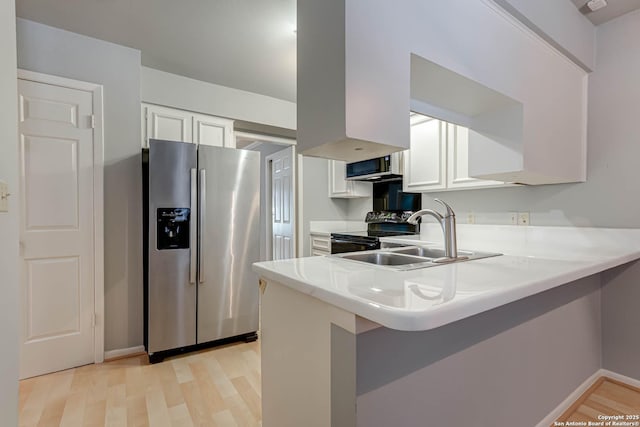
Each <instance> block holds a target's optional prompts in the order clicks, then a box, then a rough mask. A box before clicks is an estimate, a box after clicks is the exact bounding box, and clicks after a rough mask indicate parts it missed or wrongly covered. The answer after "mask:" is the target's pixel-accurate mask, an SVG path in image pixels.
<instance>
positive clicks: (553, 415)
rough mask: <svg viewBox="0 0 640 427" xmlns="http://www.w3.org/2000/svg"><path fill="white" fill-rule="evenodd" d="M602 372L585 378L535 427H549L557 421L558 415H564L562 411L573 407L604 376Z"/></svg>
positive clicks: (599, 370)
mask: <svg viewBox="0 0 640 427" xmlns="http://www.w3.org/2000/svg"><path fill="white" fill-rule="evenodd" d="M603 371H604V370H603V369H598V370H597V371H596V372H595V373H594V374H593V375H591V376H590V377H589V378H587V379H586V380H585V381H584V382H583V383H582V384H580V385H579V386H578V388H577V389H575V390H574V391H573V392H571V394H570V395H569V396H567V398H566V399H564V400H563V401H562V403H560V404H559V405H558V406H556V408H555V409H554V410H553V411H551V412H550V413H549V415H547V416H546V417H544V418H543V419H542V421H540V422H539V423H538V424H537V425H536V427H549V426H550V425H552V424H553V422H554V421H555V420H557V419H558V418H559V417H560V415H562V414H563V413H564V411H566V410H567V409H569V406H571V405H573V402H575V401H576V400H578V398H579V397H580V396H582V394H583V393H584V392H585V391H587V389H588V388H589V387H591V385H592V384H593V383H594V382H595V381H596V380H597V379H598V378H600V377H601V376H602V375H604V374H603V373H602V372H603Z"/></svg>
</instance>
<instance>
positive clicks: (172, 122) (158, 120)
mask: <svg viewBox="0 0 640 427" xmlns="http://www.w3.org/2000/svg"><path fill="white" fill-rule="evenodd" d="M142 109H143V113H144V114H146V115H145V117H146V131H147V133H146V135H147V137H146V138H145V139H146V140H148V139H149V138H152V139H165V140H167V141H183V142H193V139H192V134H193V133H192V127H191V122H192V119H191V113H189V112H188V111H183V110H176V109H173V108H166V107H159V106H157V105H146V106H145V105H143V107H142ZM147 145H148V144H147V143H146V141H145V146H147Z"/></svg>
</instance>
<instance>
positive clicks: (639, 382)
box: [600, 369, 640, 388]
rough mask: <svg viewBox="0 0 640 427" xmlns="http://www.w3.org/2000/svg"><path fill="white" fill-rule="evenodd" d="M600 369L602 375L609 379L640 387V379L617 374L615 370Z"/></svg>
mask: <svg viewBox="0 0 640 427" xmlns="http://www.w3.org/2000/svg"><path fill="white" fill-rule="evenodd" d="M600 371H601V372H602V375H604V376H605V377H609V378H611V379H614V380H618V381H621V382H623V383H626V384H629V385H632V386H634V387H637V388H640V380H636V379H635V378H631V377H627V376H624V375H622V374H618V373H616V372H612V371H608V370H606V369H600Z"/></svg>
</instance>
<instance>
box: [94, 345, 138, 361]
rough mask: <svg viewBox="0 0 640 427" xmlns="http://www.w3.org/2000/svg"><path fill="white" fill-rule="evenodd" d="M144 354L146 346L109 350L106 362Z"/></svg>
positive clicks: (106, 352) (105, 355)
mask: <svg viewBox="0 0 640 427" xmlns="http://www.w3.org/2000/svg"><path fill="white" fill-rule="evenodd" d="M139 353H144V346H143V345H138V346H136V347H129V348H118V349H116V350H109V351H105V352H104V360H105V361H108V360H109V359H118V358H121V357H126V356H131V355H133V354H139Z"/></svg>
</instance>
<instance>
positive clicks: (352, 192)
mask: <svg viewBox="0 0 640 427" xmlns="http://www.w3.org/2000/svg"><path fill="white" fill-rule="evenodd" d="M346 176H347V172H346V163H345V162H343V161H341V160H329V197H332V198H347V199H353V198H357V197H371V196H372V195H373V184H371V183H370V182H360V181H348V180H346V179H345V178H346Z"/></svg>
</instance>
